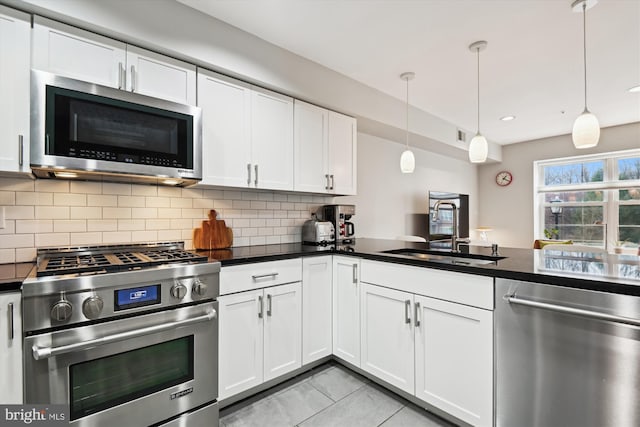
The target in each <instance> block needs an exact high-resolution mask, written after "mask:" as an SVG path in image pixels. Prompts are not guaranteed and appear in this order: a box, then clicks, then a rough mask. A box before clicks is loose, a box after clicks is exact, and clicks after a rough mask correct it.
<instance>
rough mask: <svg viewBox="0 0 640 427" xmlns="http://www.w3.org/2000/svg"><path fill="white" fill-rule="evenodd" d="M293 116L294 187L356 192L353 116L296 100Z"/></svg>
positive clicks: (314, 191) (321, 191) (355, 143)
mask: <svg viewBox="0 0 640 427" xmlns="http://www.w3.org/2000/svg"><path fill="white" fill-rule="evenodd" d="M294 116H295V122H294V129H295V130H294V147H295V148H294V152H295V157H294V159H295V163H294V171H295V176H294V189H295V190H297V191H308V192H313V193H327V194H341V195H355V194H356V189H357V159H356V155H357V125H356V119H354V118H353V117H349V116H345V115H344V114H340V113H336V112H334V111H329V110H326V109H324V108H320V107H317V106H315V105H311V104H307V103H305V102H302V101H298V100H296V101H295V110H294Z"/></svg>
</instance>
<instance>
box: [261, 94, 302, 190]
mask: <svg viewBox="0 0 640 427" xmlns="http://www.w3.org/2000/svg"><path fill="white" fill-rule="evenodd" d="M251 157H252V160H253V162H252V163H253V169H254V170H253V172H254V175H253V181H254V185H255V187H256V188H268V189H270V190H293V99H292V98H289V97H288V96H284V95H281V94H278V93H275V92H271V91H268V90H266V89H262V88H256V87H254V88H253V91H252V94H251Z"/></svg>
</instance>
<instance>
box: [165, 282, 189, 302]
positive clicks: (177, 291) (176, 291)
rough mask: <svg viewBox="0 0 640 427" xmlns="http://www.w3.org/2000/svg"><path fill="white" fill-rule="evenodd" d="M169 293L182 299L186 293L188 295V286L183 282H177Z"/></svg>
mask: <svg viewBox="0 0 640 427" xmlns="http://www.w3.org/2000/svg"><path fill="white" fill-rule="evenodd" d="M169 293H170V294H171V296H172V297H174V298H177V299H182V298H184V296H185V295H187V287H186V286H185V285H183V284H182V283H176V284H175V285H173V286H172V287H171V290H170V291H169Z"/></svg>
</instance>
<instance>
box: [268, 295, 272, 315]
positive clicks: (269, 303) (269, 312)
mask: <svg viewBox="0 0 640 427" xmlns="http://www.w3.org/2000/svg"><path fill="white" fill-rule="evenodd" d="M271 308H272V307H271V294H267V316H271V313H272V311H271Z"/></svg>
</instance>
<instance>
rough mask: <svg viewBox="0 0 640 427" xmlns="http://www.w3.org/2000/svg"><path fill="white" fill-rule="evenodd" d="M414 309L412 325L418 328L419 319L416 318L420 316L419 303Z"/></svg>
mask: <svg viewBox="0 0 640 427" xmlns="http://www.w3.org/2000/svg"><path fill="white" fill-rule="evenodd" d="M414 309H415V312H414V313H413V324H414V325H415V327H416V328H417V327H418V326H420V319H418V316H419V314H420V303H419V302H416V305H415V306H414Z"/></svg>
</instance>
